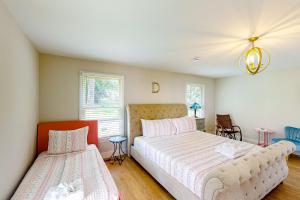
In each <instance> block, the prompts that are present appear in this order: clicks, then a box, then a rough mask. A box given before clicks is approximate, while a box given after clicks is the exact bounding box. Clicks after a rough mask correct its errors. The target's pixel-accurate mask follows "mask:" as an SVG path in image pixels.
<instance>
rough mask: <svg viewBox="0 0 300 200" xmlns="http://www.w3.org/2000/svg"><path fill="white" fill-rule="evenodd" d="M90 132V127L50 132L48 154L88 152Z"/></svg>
mask: <svg viewBox="0 0 300 200" xmlns="http://www.w3.org/2000/svg"><path fill="white" fill-rule="evenodd" d="M88 131H89V127H88V126H86V127H83V128H80V129H76V130H67V131H55V130H49V142H48V153H49V154H63V153H71V152H75V151H84V150H86V148H87V135H88Z"/></svg>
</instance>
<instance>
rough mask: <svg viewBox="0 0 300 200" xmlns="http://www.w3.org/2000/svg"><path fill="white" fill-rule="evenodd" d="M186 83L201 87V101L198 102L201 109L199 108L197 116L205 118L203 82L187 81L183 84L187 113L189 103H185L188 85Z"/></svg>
mask: <svg viewBox="0 0 300 200" xmlns="http://www.w3.org/2000/svg"><path fill="white" fill-rule="evenodd" d="M188 85H192V86H199V87H201V91H202V96H201V102H200V105H201V109H200V116H198V117H200V118H205V84H203V83H195V82H188V83H186V84H185V104H186V106H187V109H188V115H189V110H190V105H187V87H188ZM189 116H190V115H189ZM192 116H194V115H192Z"/></svg>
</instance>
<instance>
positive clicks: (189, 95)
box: [185, 83, 204, 117]
mask: <svg viewBox="0 0 300 200" xmlns="http://www.w3.org/2000/svg"><path fill="white" fill-rule="evenodd" d="M185 99H186V105H187V107H188V115H189V116H194V110H191V109H190V106H191V105H192V104H193V103H195V102H196V103H199V104H200V105H201V107H202V108H201V109H200V110H197V116H198V117H204V85H202V84H197V83H191V84H187V85H186V94H185Z"/></svg>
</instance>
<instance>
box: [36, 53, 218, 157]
mask: <svg viewBox="0 0 300 200" xmlns="http://www.w3.org/2000/svg"><path fill="white" fill-rule="evenodd" d="M81 70H83V71H84V70H85V71H91V72H101V73H111V74H121V75H124V76H125V104H128V103H185V87H186V83H201V84H204V85H205V91H206V95H205V102H206V104H205V105H206V107H205V113H206V117H207V120H206V125H207V129H208V130H209V129H213V127H214V114H215V111H214V83H215V80H214V79H211V78H204V77H200V76H193V75H185V74H179V73H172V72H165V71H159V70H151V69H146V68H137V67H128V66H121V65H117V64H109V63H102V62H95V61H88V60H80V59H73V58H67V57H60V56H53V55H46V54H42V55H40V120H41V121H52V120H68V119H78V116H79V72H80V71H81ZM152 81H157V82H159V83H160V86H161V90H160V92H159V93H158V94H153V93H152V92H151V83H152ZM101 142H102V143H103V144H101V148H100V151H101V152H102V154H103V155H104V156H106V155H110V153H111V146H110V145H109V144H108V143H107V142H106V141H105V140H101Z"/></svg>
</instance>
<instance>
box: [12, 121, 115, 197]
mask: <svg viewBox="0 0 300 200" xmlns="http://www.w3.org/2000/svg"><path fill="white" fill-rule="evenodd" d="M86 126H88V127H89V132H88V144H89V145H88V147H87V149H86V150H84V151H79V152H72V153H65V154H57V155H51V154H48V153H47V147H48V132H49V130H73V129H78V128H81V127H86ZM97 147H98V129H97V121H69V122H50V123H41V124H39V125H38V140H37V152H38V153H39V155H38V157H37V159H36V160H35V161H34V163H33V165H32V166H31V168H30V169H29V171H28V172H27V174H26V176H25V177H24V179H23V181H22V182H21V184H20V185H19V187H18V189H17V191H16V192H15V194H14V195H13V197H12V200H40V199H44V198H45V195H46V193H47V192H48V190H49V189H50V188H53V187H57V186H58V185H59V184H70V183H74V182H76V181H77V182H79V183H80V184H82V192H83V193H84V199H87V200H117V199H119V195H118V190H117V187H116V185H115V183H114V181H113V179H112V177H111V175H110V173H109V171H108V169H107V167H106V165H105V163H104V161H103V159H102V157H101V155H100V153H99V151H98V148H97ZM69 199H73V200H75V199H77V198H75V196H73V197H71V196H70V198H69Z"/></svg>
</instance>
